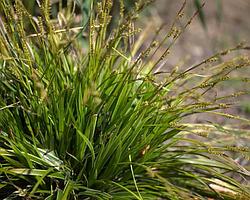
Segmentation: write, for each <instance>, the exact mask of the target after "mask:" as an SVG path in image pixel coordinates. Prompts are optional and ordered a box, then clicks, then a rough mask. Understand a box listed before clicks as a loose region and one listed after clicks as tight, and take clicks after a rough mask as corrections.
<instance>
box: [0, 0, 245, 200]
mask: <svg viewBox="0 0 250 200" xmlns="http://www.w3.org/2000/svg"><path fill="white" fill-rule="evenodd" d="M122 2H123V1H120V12H119V16H118V15H117V16H116V17H117V18H119V19H118V20H117V25H116V26H115V27H112V28H110V26H109V24H110V21H111V18H112V16H111V15H110V13H111V10H112V1H111V0H104V1H101V2H99V3H94V2H92V3H90V8H91V13H90V16H89V22H88V24H87V26H84V27H72V26H71V25H74V21H72V20H74V13H73V12H72V8H71V7H70V8H67V9H68V10H67V9H66V10H62V11H61V12H60V13H59V14H58V20H56V22H55V20H51V18H50V17H51V15H50V4H49V1H48V0H45V1H43V3H42V4H41V5H39V6H40V12H41V16H38V17H33V16H32V15H31V14H30V13H29V12H27V10H26V9H25V7H24V6H23V4H22V3H21V1H19V0H16V1H15V3H14V4H10V2H9V1H8V0H2V1H1V2H0V8H1V20H0V26H1V28H0V31H1V32H0V45H1V48H0V52H1V55H0V56H1V60H0V78H1V79H0V161H1V164H0V196H1V198H3V199H20V198H24V199H47V200H49V199H58V200H67V199H124V200H127V199H158V198H163V199H185V198H186V199H205V198H206V197H211V198H216V199H249V198H250V192H249V186H244V181H238V180H237V179H236V178H235V179H234V178H232V176H231V175H232V174H237V177H240V178H243V180H246V178H247V177H249V175H250V174H249V172H248V171H247V170H246V169H245V168H243V166H240V165H239V164H238V163H236V162H235V161H234V160H233V159H232V158H230V157H229V156H228V155H227V152H229V151H237V152H241V153H242V155H245V154H246V155H247V154H248V153H249V151H248V149H247V148H243V147H242V148H236V147H235V148H229V147H228V146H227V147H225V146H219V145H218V146H217V145H216V144H215V145H213V143H212V142H211V141H210V139H208V142H201V141H199V140H197V139H194V138H192V137H186V136H185V135H186V134H187V133H189V134H190V133H194V134H200V135H201V136H202V135H203V136H207V137H208V138H209V136H208V135H206V134H204V133H210V132H213V133H217V132H221V134H225V135H230V134H237V131H236V130H232V129H229V128H225V127H220V126H217V125H216V126H214V125H211V124H210V125H200V126H196V125H194V124H183V123H182V119H183V118H185V117H186V116H189V115H192V114H194V113H206V112H209V113H211V112H214V110H217V109H223V108H227V107H228V106H230V104H231V103H230V104H228V103H227V102H225V99H227V97H222V96H217V97H214V98H209V99H208V98H206V94H207V93H208V92H209V90H211V89H212V88H214V87H215V86H216V85H218V84H219V83H220V82H222V81H225V80H227V79H229V75H230V73H231V72H232V71H234V70H237V69H239V68H243V67H247V66H249V64H250V61H249V59H248V58H247V57H244V56H239V57H236V58H233V59H231V60H227V61H225V62H222V63H221V62H220V59H221V58H222V57H223V56H225V55H227V54H229V53H230V52H232V51H235V50H239V49H247V47H245V46H244V45H238V46H237V47H235V48H232V49H229V50H226V51H221V52H219V53H217V54H216V55H212V56H211V57H209V58H206V59H204V60H203V61H202V62H201V63H199V64H195V65H193V66H191V67H187V68H186V69H185V70H184V71H180V70H178V69H177V68H175V69H173V70H171V71H169V72H161V71H158V72H156V71H155V70H156V69H157V68H158V66H159V65H161V64H162V63H163V62H164V60H165V59H166V58H167V56H168V54H169V53H170V49H171V48H172V46H173V45H174V43H175V42H176V40H177V39H178V38H179V36H180V34H181V33H182V32H183V31H184V30H185V29H186V28H187V27H188V25H189V24H190V23H191V21H192V19H193V17H195V16H196V15H197V13H194V15H193V17H191V18H190V19H188V20H187V21H185V19H183V18H182V16H183V11H184V8H185V2H184V4H183V5H182V6H181V8H180V10H179V13H178V14H177V16H176V19H175V20H174V23H173V25H172V27H170V31H169V33H167V34H166V37H164V38H163V39H162V40H161V41H158V39H157V37H158V35H159V34H160V32H161V30H160V29H159V30H158V31H157V32H156V33H155V34H156V36H155V37H154V38H153V39H152V41H151V42H150V44H149V46H148V47H147V48H145V45H144V49H143V47H141V48H139V46H141V45H142V43H141V40H140V39H138V40H137V41H136V42H133V38H134V37H135V35H137V33H138V32H139V31H138V30H137V29H134V28H133V26H132V25H133V23H134V21H135V20H136V18H137V17H138V14H139V13H140V12H141V11H142V10H143V9H144V7H145V6H147V4H149V3H151V1H145V0H144V1H142V0H137V1H136V3H135V6H134V7H133V8H131V10H130V11H128V13H126V15H125V14H124V12H123V11H124V9H123V8H124V7H123V4H122ZM177 20H183V24H184V26H180V27H179V26H177V25H176V21H177ZM31 27H32V28H31ZM138 37H140V36H138ZM86 43H87V44H86ZM164 43H167V44H168V45H169V46H168V47H167V48H166V50H165V52H162V55H161V56H160V57H159V58H158V59H157V60H153V59H152V57H153V55H155V54H156V52H157V51H158V50H159V47H160V46H162V45H163V44H164ZM138 49H141V51H138ZM204 65H205V66H207V69H208V70H207V71H206V72H207V74H206V75H199V74H198V72H195V70H198V69H199V68H200V67H202V66H204ZM203 73H204V72H203ZM190 83H192V84H190ZM245 92H247V91H245ZM245 92H241V93H236V94H233V95H231V96H229V97H228V98H230V97H233V96H234V97H235V96H238V95H242V94H244V93H245ZM222 100H223V101H222ZM217 114H220V115H225V116H227V117H231V118H236V119H238V120H242V121H244V122H245V123H247V124H249V121H248V120H246V119H241V118H240V117H234V116H231V115H228V114H224V113H221V112H217ZM230 136H231V135H230Z"/></svg>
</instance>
